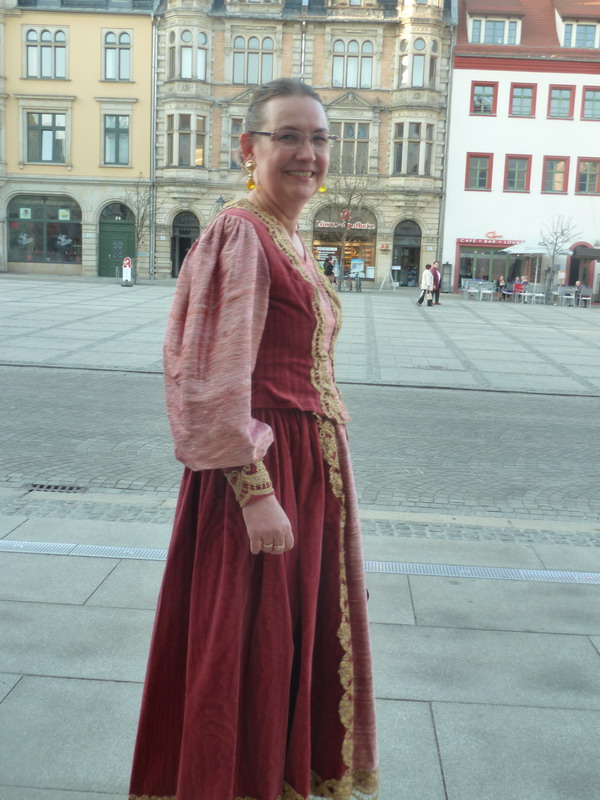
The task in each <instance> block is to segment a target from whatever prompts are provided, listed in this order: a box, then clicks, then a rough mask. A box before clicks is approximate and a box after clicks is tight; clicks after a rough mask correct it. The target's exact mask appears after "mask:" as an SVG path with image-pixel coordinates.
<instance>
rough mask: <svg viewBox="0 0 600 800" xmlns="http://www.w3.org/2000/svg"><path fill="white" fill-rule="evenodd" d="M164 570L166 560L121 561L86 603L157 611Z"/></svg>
mask: <svg viewBox="0 0 600 800" xmlns="http://www.w3.org/2000/svg"><path fill="white" fill-rule="evenodd" d="M164 569H165V564H164V562H162V561H160V562H156V561H134V560H132V561H121V562H119V564H118V565H117V566H116V567H115V569H114V570H113V571H112V572H111V574H110V575H109V576H108V578H107V579H106V580H105V581H104V582H103V583H102V584H101V585H100V586H99V587H98V588H97V589H96V591H95V592H94V593H93V594H92V596H91V597H90V598H89V600H88V601H87V603H86V605H88V606H112V607H118V608H146V609H150V610H152V611H154V609H155V608H156V601H157V600H158V592H159V590H160V583H161V580H162V576H163V572H164Z"/></svg>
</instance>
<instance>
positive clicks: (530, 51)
mask: <svg viewBox="0 0 600 800" xmlns="http://www.w3.org/2000/svg"><path fill="white" fill-rule="evenodd" d="M516 6H518V7H519V9H520V10H519V11H517V10H516ZM555 6H556V8H557V9H558V7H559V6H560V8H561V9H565V10H566V9H567V8H568V9H570V10H569V12H568V14H567V16H568V17H569V18H571V19H576V18H577V17H576V16H574V14H575V11H574V10H573V9H574V8H575V6H577V7H580V8H583V7H584V6H587V8H588V15H589V16H591V9H592V8H593V9H595V12H594V13H595V14H596V15H597V16H598V18H599V21H600V0H459V19H458V30H457V45H456V53H457V54H458V55H472V56H495V57H505V58H510V57H512V58H531V57H532V56H533V57H536V56H537V57H540V58H553V59H568V60H577V61H580V60H584V61H600V52H599V51H598V50H594V49H581V48H574V47H562V46H561V42H559V39H558V33H557V30H556V16H555ZM513 9H515V10H513ZM578 13H579V12H578ZM467 14H470V15H471V16H473V15H477V14H480V15H481V16H492V17H495V18H499V19H502V18H507V17H510V16H515V17H517V16H518V17H520V18H521V20H522V21H521V41H520V44H518V45H493V44H469V41H468V38H467ZM561 14H562V11H561Z"/></svg>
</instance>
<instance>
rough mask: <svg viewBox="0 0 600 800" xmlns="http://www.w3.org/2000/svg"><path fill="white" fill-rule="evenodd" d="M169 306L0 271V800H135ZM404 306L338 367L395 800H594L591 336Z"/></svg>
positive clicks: (599, 635)
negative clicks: (133, 766) (74, 489)
mask: <svg viewBox="0 0 600 800" xmlns="http://www.w3.org/2000/svg"><path fill="white" fill-rule="evenodd" d="M172 290H173V287H172V284H169V285H164V286H163V285H143V286H137V287H134V288H133V289H124V288H121V287H119V286H118V285H114V284H109V283H108V282H102V281H76V280H56V279H55V280H50V279H40V278H36V279H29V278H15V277H11V276H0V363H1V364H2V365H10V366H0V381H1V383H0V386H1V387H2V388H1V392H0V404H1V405H0V408H1V409H2V414H0V800H9V799H10V800H117V798H119V800H123V798H124V797H125V792H126V787H127V775H128V769H129V764H130V758H131V748H132V743H133V737H134V733H135V724H136V718H137V713H138V707H139V698H140V693H141V682H142V680H143V674H144V668H145V660H146V656H147V648H148V640H149V635H150V629H151V625H152V619H153V609H154V605H155V602H156V595H157V591H158V585H159V581H160V576H161V573H162V567H163V561H162V558H163V557H164V550H165V548H166V546H167V543H168V538H169V533H170V523H171V520H172V515H173V508H174V504H175V496H176V487H177V483H178V479H179V474H180V471H181V470H180V467H179V465H178V464H177V463H176V462H175V461H174V459H173V457H172V454H171V445H170V442H169V438H168V429H167V426H166V422H165V419H164V413H163V409H162V390H161V382H160V375H159V374H158V373H159V370H160V344H161V340H162V335H163V331H164V324H165V315H166V312H167V309H168V306H169V302H170V298H171V295H172ZM413 294H415V292H414V291H413V292H412V293H411V292H404V293H402V292H397V293H391V292H385V293H381V294H380V293H378V292H363V293H362V295H355V294H352V295H349V294H347V295H343V296H342V302H343V305H344V312H345V327H344V330H343V333H342V336H341V339H340V343H339V347H338V377H339V378H340V379H341V380H342V381H343V382H344V384H345V385H344V386H343V389H344V394H345V397H346V399H347V402H348V405H349V407H350V411H351V413H352V416H353V420H354V421H353V424H352V425H351V427H350V437H351V447H352V451H353V456H354V464H355V470H356V477H357V488H358V491H359V498H360V507H361V516H362V519H363V526H364V531H365V558H366V559H367V570H368V573H367V577H368V582H369V587H370V592H371V600H370V615H371V622H372V634H373V653H374V661H375V682H376V692H377V697H378V707H379V731H380V749H381V762H382V800H584V799H585V800H592V799H593V798H596V797H600V790H599V789H598V786H600V762H599V760H598V757H597V752H598V746H599V744H600V741H599V739H600V691H599V689H600V613H599V612H600V582H599V581H600V505H599V500H600V493H599V492H598V489H599V485H600V481H599V478H600V470H599V466H598V458H597V454H596V445H597V442H598V428H599V427H600V422H599V421H598V414H597V411H596V409H597V405H598V400H597V395H598V389H599V386H600V385H599V383H598V381H599V380H600V376H599V375H598V373H597V372H596V374H594V369H596V370H598V367H597V365H598V364H600V360H599V359H598V351H599V349H600V339H599V337H598V326H599V324H600V316H599V315H598V311H597V309H595V308H593V309H592V310H591V311H588V310H576V309H562V308H553V307H539V306H538V307H519V306H517V307H513V306H504V305H500V304H483V303H475V302H473V301H471V302H468V303H467V302H466V301H464V300H462V299H460V298H456V297H449V296H443V297H442V303H443V305H442V306H441V307H439V308H434V309H423V308H416V307H415V305H414V300H415V297H413ZM508 352H509V353H510V354H511V357H510V358H500V357H499V354H500V355H505V354H506V353H508ZM513 356H514V357H513ZM523 364H526V365H527V370H525V371H523V370H524V368H523ZM23 365H27V366H23ZM431 387H439V388H437V389H436V390H435V391H432V388H431ZM457 389H458V390H459V391H457ZM49 483H55V484H61V485H66V484H72V485H81V486H82V487H83V488H84V489H85V492H84V493H81V494H71V493H56V492H47V491H41V487H39V488H38V489H35V488H32V489H28V488H27V486H28V484H41V485H43V484H49ZM199 800H202V798H199ZM224 800H231V799H225V798H224ZM261 800H263V799H262V798H261ZM264 800H271V799H270V798H268V799H266V798H265V799H264Z"/></svg>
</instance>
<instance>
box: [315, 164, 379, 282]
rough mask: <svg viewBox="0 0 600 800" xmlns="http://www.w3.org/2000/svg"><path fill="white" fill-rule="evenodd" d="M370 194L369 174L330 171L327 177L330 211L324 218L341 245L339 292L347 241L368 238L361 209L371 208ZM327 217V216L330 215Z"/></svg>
mask: <svg viewBox="0 0 600 800" xmlns="http://www.w3.org/2000/svg"><path fill="white" fill-rule="evenodd" d="M368 194H369V179H368V177H367V176H366V175H348V174H347V175H343V174H339V173H332V172H330V173H329V175H328V176H327V198H328V200H329V206H328V208H327V210H326V211H327V214H326V216H325V217H323V218H322V220H323V222H325V223H326V225H327V226H328V230H329V233H330V234H331V236H332V238H333V239H334V240H335V241H336V242H339V245H340V275H339V281H338V291H342V288H343V277H344V275H343V273H344V264H345V261H346V243H347V241H348V238H349V236H350V235H351V236H352V240H353V241H356V240H359V241H360V240H361V239H367V238H368V237H369V230H368V229H366V228H363V227H361V226H362V224H363V223H361V222H360V216H361V211H363V210H365V211H369V210H370V209H368V207H367V205H366V198H367V196H368ZM327 217H328V218H327Z"/></svg>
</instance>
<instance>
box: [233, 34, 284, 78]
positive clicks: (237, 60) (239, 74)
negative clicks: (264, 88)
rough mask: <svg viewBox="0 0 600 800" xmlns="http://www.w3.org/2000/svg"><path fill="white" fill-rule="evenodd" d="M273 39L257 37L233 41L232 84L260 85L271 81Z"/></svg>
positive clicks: (241, 37) (237, 38)
mask: <svg viewBox="0 0 600 800" xmlns="http://www.w3.org/2000/svg"><path fill="white" fill-rule="evenodd" d="M273 50H274V45H273V39H272V38H271V37H270V36H265V37H264V38H263V39H262V41H261V40H260V39H259V38H258V37H257V36H250V37H248V39H247V40H246V39H245V38H244V37H243V36H236V37H235V39H234V40H233V82H234V83H251V84H262V83H268V82H269V81H270V80H272V79H273Z"/></svg>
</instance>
